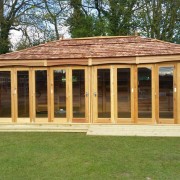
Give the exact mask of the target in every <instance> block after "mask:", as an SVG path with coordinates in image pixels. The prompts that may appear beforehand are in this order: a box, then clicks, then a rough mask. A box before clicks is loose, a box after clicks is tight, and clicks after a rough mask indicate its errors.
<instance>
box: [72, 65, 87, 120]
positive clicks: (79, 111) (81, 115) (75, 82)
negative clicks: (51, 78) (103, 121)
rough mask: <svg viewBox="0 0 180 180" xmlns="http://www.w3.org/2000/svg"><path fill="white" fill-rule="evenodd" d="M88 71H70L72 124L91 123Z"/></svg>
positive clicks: (84, 69)
mask: <svg viewBox="0 0 180 180" xmlns="http://www.w3.org/2000/svg"><path fill="white" fill-rule="evenodd" d="M87 71H88V69H87V68H82V67H75V68H71V69H70V73H69V75H70V92H69V93H70V94H71V95H70V101H71V106H70V107H71V111H70V121H72V123H88V122H89V82H90V81H89V77H88V74H89V73H88V72H87Z"/></svg>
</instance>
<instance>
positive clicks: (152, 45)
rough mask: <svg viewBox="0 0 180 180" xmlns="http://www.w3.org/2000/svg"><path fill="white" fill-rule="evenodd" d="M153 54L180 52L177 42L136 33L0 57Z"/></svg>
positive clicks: (59, 42)
mask: <svg viewBox="0 0 180 180" xmlns="http://www.w3.org/2000/svg"><path fill="white" fill-rule="evenodd" d="M156 55H180V45H178V44H173V43H168V42H164V41H160V40H157V39H150V38H143V37H139V36H117V37H93V38H79V39H64V40H57V41H52V42H48V43H45V44H41V45H38V46H34V47H31V48H27V49H24V50H21V51H16V52H12V53H7V54H3V55H0V60H5V59H7V60H8V59H9V60H10V59H11V60H13V59H14V60H41V59H43V60H51V59H54V60H55V59H57V60H58V59H81V58H116V57H136V56H138V57H141V56H156Z"/></svg>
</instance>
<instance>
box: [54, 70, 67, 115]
mask: <svg viewBox="0 0 180 180" xmlns="http://www.w3.org/2000/svg"><path fill="white" fill-rule="evenodd" d="M54 117H60V118H63V117H66V71H65V70H55V71H54Z"/></svg>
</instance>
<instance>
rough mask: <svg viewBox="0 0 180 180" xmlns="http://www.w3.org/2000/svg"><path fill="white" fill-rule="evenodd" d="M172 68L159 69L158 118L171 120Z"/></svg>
mask: <svg viewBox="0 0 180 180" xmlns="http://www.w3.org/2000/svg"><path fill="white" fill-rule="evenodd" d="M173 73H174V68H173V67H160V68H159V117H160V118H173V117H174V115H173Z"/></svg>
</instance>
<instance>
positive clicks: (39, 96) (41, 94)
mask: <svg viewBox="0 0 180 180" xmlns="http://www.w3.org/2000/svg"><path fill="white" fill-rule="evenodd" d="M35 85H36V117H48V108H47V71H46V70H37V71H35Z"/></svg>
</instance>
